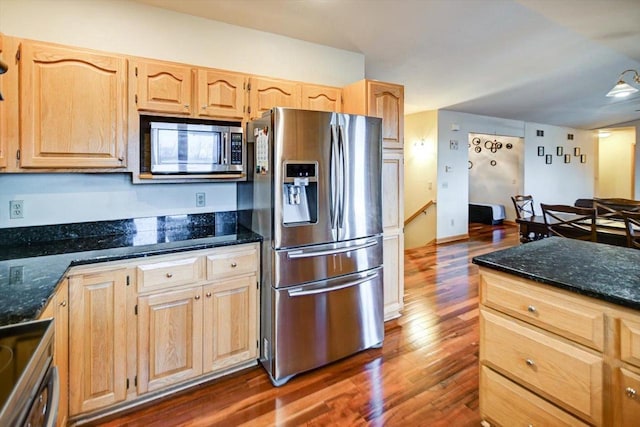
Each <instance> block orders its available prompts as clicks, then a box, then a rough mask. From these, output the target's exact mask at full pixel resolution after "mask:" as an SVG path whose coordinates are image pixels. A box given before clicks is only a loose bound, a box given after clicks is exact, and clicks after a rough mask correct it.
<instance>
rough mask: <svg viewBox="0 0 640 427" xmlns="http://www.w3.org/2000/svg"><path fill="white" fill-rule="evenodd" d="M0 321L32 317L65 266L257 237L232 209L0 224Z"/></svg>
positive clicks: (10, 321) (248, 240)
mask: <svg viewBox="0 0 640 427" xmlns="http://www.w3.org/2000/svg"><path fill="white" fill-rule="evenodd" d="M0 234H1V235H0V237H1V238H2V239H1V240H2V245H0V326H1V325H8V324H12V323H19V322H24V321H28V320H34V319H36V318H37V317H38V315H39V314H40V311H41V310H42V309H43V308H44V306H45V305H46V303H47V301H48V300H49V298H50V297H51V296H52V294H53V292H54V291H55V289H56V286H57V285H58V283H59V282H60V281H61V280H62V279H63V278H64V276H65V274H66V272H67V270H68V269H69V268H70V267H73V266H76V265H83V264H92V263H99V262H107V261H117V260H126V259H133V258H140V257H148V256H153V255H163V254H170V253H176V252H182V251H191V250H198V249H208V248H214V247H220V246H227V245H236V244H241V243H251V242H259V241H261V240H262V237H261V236H260V235H258V234H256V233H254V232H252V231H251V230H248V229H246V228H244V227H242V226H241V225H238V224H237V222H236V216H235V212H225V213H217V214H197V215H176V216H163V217H150V218H135V219H129V220H118V221H103V222H92V223H77V224H64V225H60V226H38V227H24V228H21V229H3V230H0Z"/></svg>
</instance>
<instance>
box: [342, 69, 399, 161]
mask: <svg viewBox="0 0 640 427" xmlns="http://www.w3.org/2000/svg"><path fill="white" fill-rule="evenodd" d="M342 97H343V107H342V110H343V112H345V113H350V114H365V115H368V116H375V117H381V118H382V142H383V147H384V148H402V146H403V141H404V86H402V85H397V84H393V83H384V82H377V81H373V80H360V81H359V82H356V83H353V84H351V85H349V86H346V87H344V88H343V89H342Z"/></svg>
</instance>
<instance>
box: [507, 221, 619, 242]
mask: <svg viewBox="0 0 640 427" xmlns="http://www.w3.org/2000/svg"><path fill="white" fill-rule="evenodd" d="M550 221H553V219H550ZM516 223H517V224H518V226H519V227H520V241H521V242H523V243H527V242H531V241H534V240H540V239H543V238H545V237H549V236H550V234H549V231H548V230H547V224H546V223H545V221H544V216H543V215H533V216H529V217H526V218H517V219H516ZM596 235H597V241H598V243H606V244H609V245H616V246H627V233H626V231H625V224H624V221H623V220H622V219H617V218H610V217H609V218H600V217H597V218H596Z"/></svg>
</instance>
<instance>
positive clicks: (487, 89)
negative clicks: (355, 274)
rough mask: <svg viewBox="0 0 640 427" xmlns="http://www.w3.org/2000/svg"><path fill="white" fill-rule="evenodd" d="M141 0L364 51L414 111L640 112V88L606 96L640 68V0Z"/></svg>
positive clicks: (592, 121) (633, 115) (588, 120)
mask: <svg viewBox="0 0 640 427" xmlns="http://www.w3.org/2000/svg"><path fill="white" fill-rule="evenodd" d="M134 1H138V2H140V3H145V4H148V5H153V6H157V7H161V8H165V9H170V10H174V11H177V12H182V13H186V14H190V15H196V16H200V17H204V18H209V19H212V20H216V21H222V22H226V23H229V24H234V25H239V26H242V27H248V28H253V29H257V30H261V31H266V32H269V33H275V34H280V35H284V36H288V37H292V38H296V39H301V40H306V41H309V42H313V43H318V44H322V45H326V46H332V47H335V48H339V49H345V50H349V51H354V52H360V53H362V54H364V57H365V73H366V77H367V78H371V79H376V80H382V81H389V82H395V83H401V84H404V86H405V114H410V113H415V112H419V111H426V110H435V109H448V110H454V111H461V112H467V113H473V114H481V115H487V116H494V117H502V118H507V119H515V120H523V121H527V122H534V123H544V124H551V125H557V126H568V127H574V128H582V129H596V128H602V127H606V126H609V125H612V124H617V123H623V122H627V121H632V120H638V119H640V93H637V94H635V95H633V96H632V97H629V98H627V99H624V100H614V99H611V98H606V97H605V94H606V93H607V92H608V91H609V89H611V87H612V86H613V85H614V84H615V83H616V81H617V79H618V76H619V75H620V73H621V72H622V71H624V70H626V69H629V68H632V69H636V70H639V71H640V24H639V23H640V0H134ZM626 76H627V77H629V74H627V75H626ZM627 82H628V83H630V82H631V80H630V79H627Z"/></svg>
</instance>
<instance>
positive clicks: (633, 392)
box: [614, 368, 640, 426]
mask: <svg viewBox="0 0 640 427" xmlns="http://www.w3.org/2000/svg"><path fill="white" fill-rule="evenodd" d="M616 393H620V396H618V397H619V399H620V402H621V405H622V408H621V411H620V413H621V418H622V424H621V425H623V426H633V425H636V424H637V423H638V420H640V375H638V374H636V373H633V372H631V371H628V370H626V369H624V368H621V369H620V385H619V387H618V390H616ZM614 400H615V397H614Z"/></svg>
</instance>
